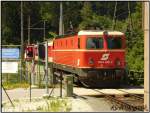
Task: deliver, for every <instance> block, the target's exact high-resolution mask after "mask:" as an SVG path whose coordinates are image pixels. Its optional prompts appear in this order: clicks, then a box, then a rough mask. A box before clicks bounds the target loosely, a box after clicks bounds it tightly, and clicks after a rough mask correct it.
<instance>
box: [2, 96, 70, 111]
mask: <svg viewBox="0 0 150 113" xmlns="http://www.w3.org/2000/svg"><path fill="white" fill-rule="evenodd" d="M13 103H14V105H15V108H12V107H11V105H10V103H9V102H6V103H2V107H3V109H5V110H6V111H7V110H8V109H10V108H11V111H16V110H18V111H17V112H33V111H36V112H70V111H71V109H72V106H71V101H70V100H69V99H68V98H60V97H49V98H36V99H33V100H32V103H31V102H29V101H26V100H18V99H16V100H13ZM36 103H38V104H36ZM39 103H40V104H39ZM27 104H29V105H28V106H26V105H27ZM30 104H33V107H31V106H32V105H30ZM24 105H25V106H26V107H24ZM34 105H35V106H34Z"/></svg>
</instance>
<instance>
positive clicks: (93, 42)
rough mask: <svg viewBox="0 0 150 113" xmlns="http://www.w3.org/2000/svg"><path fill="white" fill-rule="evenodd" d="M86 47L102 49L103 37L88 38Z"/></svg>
mask: <svg viewBox="0 0 150 113" xmlns="http://www.w3.org/2000/svg"><path fill="white" fill-rule="evenodd" d="M86 48H87V49H102V48H103V38H100V37H90V38H87V43H86Z"/></svg>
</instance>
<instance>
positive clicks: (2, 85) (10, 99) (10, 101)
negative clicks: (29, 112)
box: [2, 84, 15, 107]
mask: <svg viewBox="0 0 150 113" xmlns="http://www.w3.org/2000/svg"><path fill="white" fill-rule="evenodd" d="M2 88H3V89H4V92H5V94H6V95H7V97H8V99H9V101H10V103H11V105H12V106H13V107H15V106H14V104H13V103H12V100H11V99H10V97H9V95H8V94H7V92H6V89H5V88H4V86H3V84H2Z"/></svg>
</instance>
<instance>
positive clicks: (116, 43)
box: [106, 37, 122, 49]
mask: <svg viewBox="0 0 150 113" xmlns="http://www.w3.org/2000/svg"><path fill="white" fill-rule="evenodd" d="M106 40H107V45H108V49H121V48H122V39H121V38H120V37H108V38H107V39H106Z"/></svg>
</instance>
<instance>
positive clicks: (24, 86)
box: [3, 82, 29, 90]
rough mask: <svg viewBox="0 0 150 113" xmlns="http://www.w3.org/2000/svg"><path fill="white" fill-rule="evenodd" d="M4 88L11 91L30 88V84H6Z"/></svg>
mask: <svg viewBox="0 0 150 113" xmlns="http://www.w3.org/2000/svg"><path fill="white" fill-rule="evenodd" d="M3 86H4V88H5V89H7V90H10V89H15V88H28V87H29V84H28V83H26V82H22V83H11V82H8V83H7V82H4V83H3Z"/></svg>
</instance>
